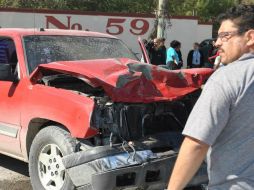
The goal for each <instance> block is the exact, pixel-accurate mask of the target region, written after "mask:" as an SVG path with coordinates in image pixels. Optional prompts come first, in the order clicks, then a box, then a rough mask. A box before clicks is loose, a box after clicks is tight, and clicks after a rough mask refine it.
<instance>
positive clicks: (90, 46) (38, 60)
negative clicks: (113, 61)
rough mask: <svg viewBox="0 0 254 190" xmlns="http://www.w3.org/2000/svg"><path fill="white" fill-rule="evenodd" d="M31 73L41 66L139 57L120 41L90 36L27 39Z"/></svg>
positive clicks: (26, 49) (30, 37)
mask: <svg viewBox="0 0 254 190" xmlns="http://www.w3.org/2000/svg"><path fill="white" fill-rule="evenodd" d="M23 43H24V48H25V54H26V59H27V64H28V69H29V73H31V72H32V71H33V70H34V69H35V68H36V67H37V66H38V65H39V64H46V63H49V62H53V61H75V60H91V59H107V58H130V59H134V60H137V58H136V56H135V55H134V54H133V53H132V52H131V51H130V50H129V49H128V47H127V46H126V45H125V44H124V43H123V42H122V41H121V40H119V39H114V38H104V37H103V38H102V37H94V36H93V37H91V36H44V35H43V36H38V35H36V36H25V37H24V39H23Z"/></svg>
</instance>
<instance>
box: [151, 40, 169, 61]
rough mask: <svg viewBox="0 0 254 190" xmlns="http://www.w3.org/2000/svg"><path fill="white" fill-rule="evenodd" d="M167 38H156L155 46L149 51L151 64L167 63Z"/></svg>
mask: <svg viewBox="0 0 254 190" xmlns="http://www.w3.org/2000/svg"><path fill="white" fill-rule="evenodd" d="M164 41H165V39H162V38H155V39H154V40H153V46H152V47H151V49H150V51H149V57H150V60H151V64H153V65H165V64H166V47H165V45H164Z"/></svg>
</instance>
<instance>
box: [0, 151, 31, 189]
mask: <svg viewBox="0 0 254 190" xmlns="http://www.w3.org/2000/svg"><path fill="white" fill-rule="evenodd" d="M0 190H32V187H31V185H30V181H29V175H28V166H27V164H26V163H24V162H22V161H19V160H16V159H13V158H10V157H8V156H4V155H2V154H0Z"/></svg>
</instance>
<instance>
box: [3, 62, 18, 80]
mask: <svg viewBox="0 0 254 190" xmlns="http://www.w3.org/2000/svg"><path fill="white" fill-rule="evenodd" d="M0 80H2V81H12V82H18V81H19V78H18V75H17V74H13V73H12V66H11V65H10V64H1V63H0Z"/></svg>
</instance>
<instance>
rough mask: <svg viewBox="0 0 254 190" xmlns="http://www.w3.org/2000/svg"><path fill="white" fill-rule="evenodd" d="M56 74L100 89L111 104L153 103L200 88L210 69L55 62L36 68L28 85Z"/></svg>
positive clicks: (134, 63)
mask: <svg viewBox="0 0 254 190" xmlns="http://www.w3.org/2000/svg"><path fill="white" fill-rule="evenodd" d="M52 71H53V72H59V73H64V74H69V75H72V76H75V77H78V78H80V79H83V80H84V81H86V82H87V83H88V84H90V85H91V86H93V87H99V86H100V87H102V88H103V89H104V90H105V92H106V93H107V95H108V96H109V97H110V98H111V99H112V100H113V101H115V102H137V103H138V102H146V103H148V102H154V101H168V100H170V101H172V100H176V99H180V98H182V97H183V96H185V95H186V94H189V93H191V92H193V91H195V90H197V89H199V88H200V87H201V85H202V84H203V83H204V82H205V81H206V80H207V79H208V78H209V76H210V75H211V74H212V73H213V69H209V68H199V69H182V70H175V71H171V70H167V69H164V68H161V67H157V66H154V65H150V64H144V63H139V62H137V61H134V60H130V59H124V58H122V59H97V60H82V61H58V62H52V63H48V64H41V65H39V66H38V67H37V68H36V69H35V71H34V72H33V73H32V74H31V76H30V80H31V81H32V83H37V81H38V80H40V79H41V78H42V77H43V76H46V75H50V73H52Z"/></svg>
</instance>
